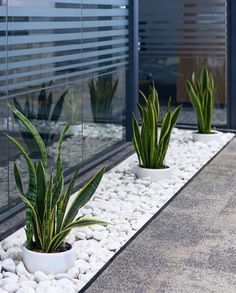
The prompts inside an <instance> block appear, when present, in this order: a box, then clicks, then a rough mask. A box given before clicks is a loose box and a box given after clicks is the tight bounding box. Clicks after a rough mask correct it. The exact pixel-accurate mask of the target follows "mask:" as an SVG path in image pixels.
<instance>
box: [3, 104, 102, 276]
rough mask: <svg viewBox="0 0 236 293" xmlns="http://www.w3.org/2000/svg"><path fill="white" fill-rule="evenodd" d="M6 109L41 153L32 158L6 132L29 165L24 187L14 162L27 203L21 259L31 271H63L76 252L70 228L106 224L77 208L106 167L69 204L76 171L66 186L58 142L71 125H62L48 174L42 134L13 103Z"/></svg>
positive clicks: (95, 184)
mask: <svg viewBox="0 0 236 293" xmlns="http://www.w3.org/2000/svg"><path fill="white" fill-rule="evenodd" d="M9 108H10V110H11V111H12V113H13V114H14V116H15V117H17V119H18V120H19V121H20V122H21V123H22V125H24V126H25V127H26V128H27V129H28V131H29V132H30V133H31V135H32V136H33V138H34V141H35V143H36V144H37V146H38V149H39V152H40V155H41V157H40V159H39V160H37V161H33V160H32V158H31V157H30V155H29V154H28V153H27V151H26V149H25V148H24V146H23V145H22V144H21V143H20V142H19V141H18V140H17V139H15V138H14V137H12V136H10V135H7V134H6V135H7V137H8V138H9V140H10V141H11V142H12V143H13V144H15V146H16V147H17V148H18V149H19V151H20V152H21V154H22V156H23V157H24V159H25V160H26V163H27V166H28V175H29V183H28V186H27V188H26V186H23V183H22V178H21V172H20V170H19V168H18V166H17V164H16V163H15V164H14V176H15V181H16V185H17V187H18V190H19V192H20V197H21V199H22V201H23V202H24V203H25V205H26V210H25V220H26V226H25V233H26V243H25V244H24V246H23V261H24V263H25V266H26V268H27V269H28V270H29V271H30V272H31V273H34V272H35V271H43V272H45V273H47V274H56V273H62V272H66V271H67V270H68V269H69V268H70V267H72V266H73V264H74V262H75V251H74V249H73V247H72V245H71V244H69V243H67V242H66V241H65V238H66V236H67V235H68V234H69V232H70V231H71V229H73V228H74V227H85V226H89V225H96V224H101V225H105V224H106V223H105V222H103V221H100V220H96V219H90V218H83V217H80V216H78V211H79V209H80V208H81V207H82V206H84V205H85V204H86V203H87V202H88V201H89V200H90V198H91V197H92V196H93V194H94V192H95V191H96V189H97V187H98V185H99V183H100V181H101V179H102V176H103V174H104V171H105V170H104V168H102V169H101V170H100V171H99V172H98V173H97V174H96V175H95V176H94V177H93V178H92V179H91V180H90V181H89V182H88V183H87V184H86V185H85V186H84V187H83V188H82V189H81V190H80V191H79V192H78V193H77V195H76V196H75V198H74V200H73V201H72V203H71V204H69V199H70V195H71V192H72V190H73V186H74V183H75V180H76V177H77V175H78V171H76V172H75V173H74V174H73V177H72V178H71V180H70V182H69V184H68V186H66V187H65V185H64V175H63V165H62V160H61V145H62V141H63V138H64V136H65V134H66V132H67V131H68V129H69V127H70V124H67V125H66V126H65V128H64V129H63V131H62V133H61V135H60V138H59V140H58V144H57V159H56V168H55V174H52V173H51V174H49V172H48V170H47V161H48V152H47V149H46V146H45V143H44V142H43V139H42V137H41V136H40V135H39V133H38V131H37V130H36V128H35V127H34V126H33V125H32V124H31V123H30V121H29V120H28V119H27V118H26V117H25V116H24V115H23V114H22V113H21V112H20V111H19V110H17V109H16V108H15V107H14V106H13V105H9Z"/></svg>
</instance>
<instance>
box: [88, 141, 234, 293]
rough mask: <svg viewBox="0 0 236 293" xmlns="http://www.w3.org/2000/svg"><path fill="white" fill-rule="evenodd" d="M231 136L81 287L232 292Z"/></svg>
mask: <svg viewBox="0 0 236 293" xmlns="http://www.w3.org/2000/svg"><path fill="white" fill-rule="evenodd" d="M235 256H236V139H234V140H233V141H232V142H231V143H230V144H229V145H228V146H227V147H226V148H225V149H224V150H223V151H222V152H221V153H220V154H219V155H218V156H217V157H216V158H215V159H214V160H213V161H211V163H210V164H208V165H207V166H206V167H205V168H204V169H203V170H202V171H201V172H200V173H199V174H198V175H197V176H196V177H195V178H194V179H193V180H192V181H191V182H190V183H189V184H188V185H187V186H186V187H185V188H184V189H183V190H182V191H181V192H180V193H179V194H178V195H177V197H175V198H174V200H173V201H172V202H171V203H170V204H169V205H168V206H167V207H166V209H164V210H163V211H162V212H161V213H160V214H159V215H158V216H157V217H156V218H155V219H154V220H153V221H152V222H151V223H150V224H149V225H148V226H147V227H146V228H145V229H144V230H143V232H141V233H140V234H139V235H138V236H137V238H135V239H134V240H133V241H132V242H131V243H130V244H129V245H128V246H127V247H126V248H125V249H124V250H123V251H122V252H121V253H120V254H119V255H118V256H117V257H116V258H115V259H114V261H113V262H112V263H111V264H110V265H109V266H108V267H107V269H106V270H105V271H104V272H103V273H102V274H101V275H100V276H99V277H98V278H97V279H96V280H95V282H94V283H92V285H91V286H90V287H89V288H88V289H87V290H86V293H96V292H99V293H103V292H104V293H146V292H147V293H154V292H160V293H162V292H183V293H188V292H191V293H203V292H204V293H205V292H207V293H208V292H210V293H221V292H222V293H235V292H236V257H235Z"/></svg>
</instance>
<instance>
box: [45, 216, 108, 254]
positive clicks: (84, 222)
mask: <svg viewBox="0 0 236 293" xmlns="http://www.w3.org/2000/svg"><path fill="white" fill-rule="evenodd" d="M108 224H109V223H107V222H104V221H100V220H96V219H88V218H79V219H78V220H75V221H72V222H71V223H70V224H69V225H68V226H67V227H65V228H64V229H63V230H62V231H61V232H60V233H58V234H56V235H55V237H54V238H53V239H52V241H51V242H50V244H49V246H48V251H50V250H52V251H55V250H56V249H57V247H58V246H60V244H61V242H62V241H63V239H64V238H65V237H66V236H67V235H68V234H69V232H70V231H71V229H72V228H75V227H80V228H82V227H88V226H94V225H108Z"/></svg>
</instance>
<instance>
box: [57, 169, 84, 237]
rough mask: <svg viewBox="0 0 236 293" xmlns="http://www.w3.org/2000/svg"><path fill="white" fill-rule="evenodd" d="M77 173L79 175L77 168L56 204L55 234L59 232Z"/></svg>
mask: <svg viewBox="0 0 236 293" xmlns="http://www.w3.org/2000/svg"><path fill="white" fill-rule="evenodd" d="M78 173H79V168H78V169H77V170H76V171H75V172H74V174H73V176H72V178H71V179H70V182H69V184H68V187H67V189H66V191H65V193H64V195H63V196H61V198H60V199H59V201H58V203H57V226H56V231H57V233H59V232H60V231H61V228H62V223H63V219H64V217H65V212H66V208H67V205H68V202H69V199H70V196H71V193H72V190H73V188H74V184H75V181H76V178H77V176H78Z"/></svg>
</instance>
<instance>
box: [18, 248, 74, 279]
mask: <svg viewBox="0 0 236 293" xmlns="http://www.w3.org/2000/svg"><path fill="white" fill-rule="evenodd" d="M23 261H24V264H25V266H26V268H27V270H28V271H29V272H30V273H35V272H36V271H42V272H44V273H45V274H58V273H65V272H66V271H67V270H68V269H70V268H71V267H73V265H74V263H75V250H74V248H71V249H70V250H67V251H63V252H55V253H41V252H35V251H32V250H29V249H27V248H26V247H25V246H23Z"/></svg>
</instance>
